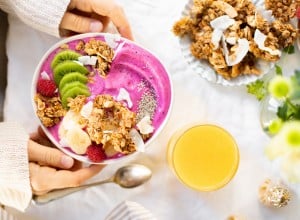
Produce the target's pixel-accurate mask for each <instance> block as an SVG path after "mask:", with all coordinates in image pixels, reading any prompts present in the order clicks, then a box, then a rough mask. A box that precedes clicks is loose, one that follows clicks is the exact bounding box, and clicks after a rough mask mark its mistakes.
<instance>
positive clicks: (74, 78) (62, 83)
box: [58, 72, 88, 91]
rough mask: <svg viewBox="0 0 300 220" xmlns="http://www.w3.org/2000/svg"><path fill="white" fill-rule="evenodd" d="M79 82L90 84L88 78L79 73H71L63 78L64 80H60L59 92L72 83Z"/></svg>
mask: <svg viewBox="0 0 300 220" xmlns="http://www.w3.org/2000/svg"><path fill="white" fill-rule="evenodd" d="M75 81H79V82H81V83H83V84H86V83H87V82H88V78H87V77H86V76H85V75H82V74H81V73H78V72H71V73H67V74H66V75H64V76H63V78H62V79H61V80H60V83H59V86H58V88H59V91H61V90H62V88H63V87H64V86H65V85H66V84H68V83H71V82H75Z"/></svg>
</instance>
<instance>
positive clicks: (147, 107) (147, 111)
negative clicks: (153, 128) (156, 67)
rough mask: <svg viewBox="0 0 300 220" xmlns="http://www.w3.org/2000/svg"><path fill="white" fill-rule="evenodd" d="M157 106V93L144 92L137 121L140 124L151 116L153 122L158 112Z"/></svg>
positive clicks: (151, 91)
mask: <svg viewBox="0 0 300 220" xmlns="http://www.w3.org/2000/svg"><path fill="white" fill-rule="evenodd" d="M156 106H157V96H156V94H155V92H154V91H153V90H150V91H146V92H144V93H143V95H142V97H141V100H140V101H139V104H138V110H137V115H136V116H137V117H136V121H137V122H139V121H140V120H142V118H144V117H145V116H146V115H149V116H150V119H151V120H152V119H153V116H154V113H155V110H156Z"/></svg>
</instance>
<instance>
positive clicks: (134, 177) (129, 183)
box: [33, 164, 152, 204]
mask: <svg viewBox="0 0 300 220" xmlns="http://www.w3.org/2000/svg"><path fill="white" fill-rule="evenodd" d="M151 176H152V171H151V170H150V169H149V168H148V167H146V166H144V165H141V164H130V165H126V166H124V167H121V168H119V169H118V170H117V171H116V172H115V174H114V175H113V176H112V177H111V178H109V179H106V180H102V181H98V182H94V183H89V184H86V185H82V186H77V187H67V188H62V189H55V190H52V191H50V192H48V193H46V194H44V195H34V196H33V201H34V202H35V203H37V204H45V203H48V202H50V201H53V200H56V199H58V198H62V197H64V196H67V195H70V194H71V193H74V192H78V191H80V190H83V189H86V188H89V187H92V186H97V185H101V184H104V183H116V184H118V185H119V186H121V187H123V188H134V187H137V186H140V185H142V184H143V183H145V182H147V181H148V180H149V179H150V178H151Z"/></svg>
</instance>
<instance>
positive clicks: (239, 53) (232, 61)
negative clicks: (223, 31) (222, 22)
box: [222, 37, 249, 66]
mask: <svg viewBox="0 0 300 220" xmlns="http://www.w3.org/2000/svg"><path fill="white" fill-rule="evenodd" d="M237 42H238V47H237V48H236V50H235V53H234V54H232V55H231V56H229V51H228V48H227V45H226V42H225V37H223V38H222V44H223V50H224V55H225V60H226V63H227V65H228V66H234V65H236V64H238V63H240V62H241V61H242V60H243V59H244V57H245V56H246V55H247V53H248V51H249V41H248V40H247V39H245V38H240V39H238V41H237Z"/></svg>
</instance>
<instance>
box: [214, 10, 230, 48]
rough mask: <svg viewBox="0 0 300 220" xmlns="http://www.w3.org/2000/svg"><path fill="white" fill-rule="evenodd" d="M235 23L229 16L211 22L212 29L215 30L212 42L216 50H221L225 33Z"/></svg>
mask: <svg viewBox="0 0 300 220" xmlns="http://www.w3.org/2000/svg"><path fill="white" fill-rule="evenodd" d="M234 23H235V21H234V19H232V18H230V17H229V16H228V15H223V16H220V17H217V18H216V19H214V20H212V21H211V22H210V25H211V27H212V28H213V29H214V30H213V32H212V36H211V42H212V44H213V45H214V50H216V49H218V48H219V43H220V40H221V38H222V35H223V32H224V31H225V30H226V29H227V28H228V27H230V26H231V25H233V24H234Z"/></svg>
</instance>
